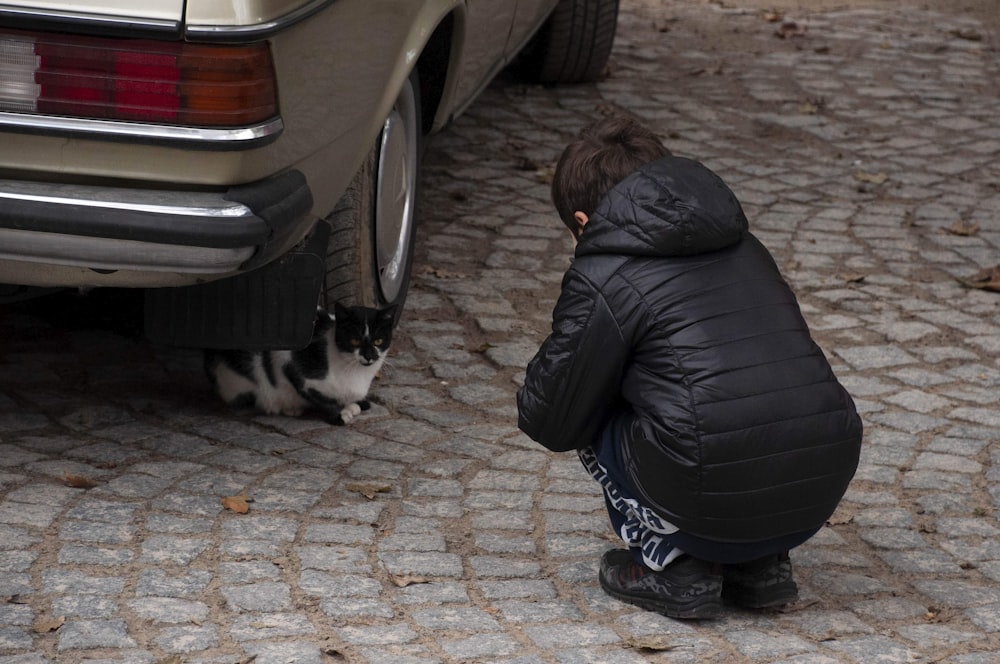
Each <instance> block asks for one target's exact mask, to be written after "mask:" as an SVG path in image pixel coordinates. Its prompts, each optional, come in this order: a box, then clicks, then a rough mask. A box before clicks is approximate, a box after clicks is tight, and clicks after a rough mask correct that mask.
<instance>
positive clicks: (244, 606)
mask: <svg viewBox="0 0 1000 664" xmlns="http://www.w3.org/2000/svg"><path fill="white" fill-rule="evenodd" d="M222 596H223V597H225V598H226V604H227V605H228V606H229V608H230V610H232V611H282V610H284V609H288V608H290V607H291V604H292V600H291V589H290V588H289V586H288V584H285V583H275V582H266V581H262V582H259V583H250V584H247V585H242V586H225V587H223V588H222Z"/></svg>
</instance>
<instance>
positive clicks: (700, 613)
mask: <svg viewBox="0 0 1000 664" xmlns="http://www.w3.org/2000/svg"><path fill="white" fill-rule="evenodd" d="M598 576H599V578H600V581H601V588H603V589H604V592H606V593H608V594H609V595H611V596H612V597H614V598H616V599H620V600H622V601H623V602H628V603H629V604H635V605H636V606H639V607H642V608H644V609H646V610H647V611H655V612H657V613H662V614H663V615H665V616H669V617H671V618H714V617H715V616H717V615H719V613H720V612H721V611H722V599H721V593H722V576H721V574H719V573H718V572H717V571H716V570H715V568H713V566H712V564H711V563H707V562H705V561H703V560H698V559H697V558H692V557H690V556H682V557H680V558H678V559H677V560H675V561H674V562H672V563H670V564H669V565H667V567H666V569H664V570H663V571H662V572H654V571H653V570H651V569H649V568H648V567H646V566H645V565H642V564H640V563H637V562H636V561H635V560H634V559H633V558H632V554H631V553H629V552H628V551H626V550H624V549H611V550H610V551H606V552H605V553H604V555H603V556H602V557H601V572H600V574H599V575H598Z"/></svg>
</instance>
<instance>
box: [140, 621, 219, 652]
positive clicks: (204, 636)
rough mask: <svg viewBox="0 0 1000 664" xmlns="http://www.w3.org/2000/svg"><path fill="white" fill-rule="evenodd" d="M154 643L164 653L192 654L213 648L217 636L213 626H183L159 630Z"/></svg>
mask: <svg viewBox="0 0 1000 664" xmlns="http://www.w3.org/2000/svg"><path fill="white" fill-rule="evenodd" d="M155 641H156V645H157V646H158V647H159V648H160V649H161V650H163V651H164V652H169V653H193V652H199V651H201V650H207V649H209V648H212V647H214V646H215V645H216V644H218V642H219V635H218V630H217V629H216V627H215V626H214V625H191V626H188V625H185V626H182V627H166V628H164V629H162V630H160V632H159V633H158V634H157V636H156V639H155Z"/></svg>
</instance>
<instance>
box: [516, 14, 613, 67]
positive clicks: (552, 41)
mask: <svg viewBox="0 0 1000 664" xmlns="http://www.w3.org/2000/svg"><path fill="white" fill-rule="evenodd" d="M617 25H618V0H560V2H559V4H558V5H557V6H556V8H555V10H554V11H553V12H552V15H551V16H549V18H548V20H547V21H546V22H545V24H544V25H543V26H542V27H541V29H540V30H539V31H538V34H536V35H535V36H534V37H533V38H532V40H531V42H529V43H528V45H527V47H526V48H525V49H524V50H523V51H522V52H521V55H520V57H519V59H518V64H517V67H516V69H517V71H518V73H519V74H520V75H521V76H523V77H524V78H527V79H528V80H531V81H535V82H537V83H585V82H590V81H596V80H598V79H600V78H601V77H602V76H603V75H604V70H605V68H606V67H607V63H608V58H609V56H610V55H611V46H612V44H613V42H614V39H615V28H616V27H617Z"/></svg>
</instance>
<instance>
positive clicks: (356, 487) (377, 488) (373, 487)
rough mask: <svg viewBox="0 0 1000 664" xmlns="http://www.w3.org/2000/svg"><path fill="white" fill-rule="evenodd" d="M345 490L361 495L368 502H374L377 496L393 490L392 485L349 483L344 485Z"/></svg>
mask: <svg viewBox="0 0 1000 664" xmlns="http://www.w3.org/2000/svg"><path fill="white" fill-rule="evenodd" d="M344 488H345V489H347V490H348V491H353V492H355V493H360V494H361V495H362V496H364V497H365V498H367V499H368V500H374V499H375V494H378V493H388V492H389V491H391V490H392V485H391V484H385V483H382V482H348V483H347V484H345V485H344Z"/></svg>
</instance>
